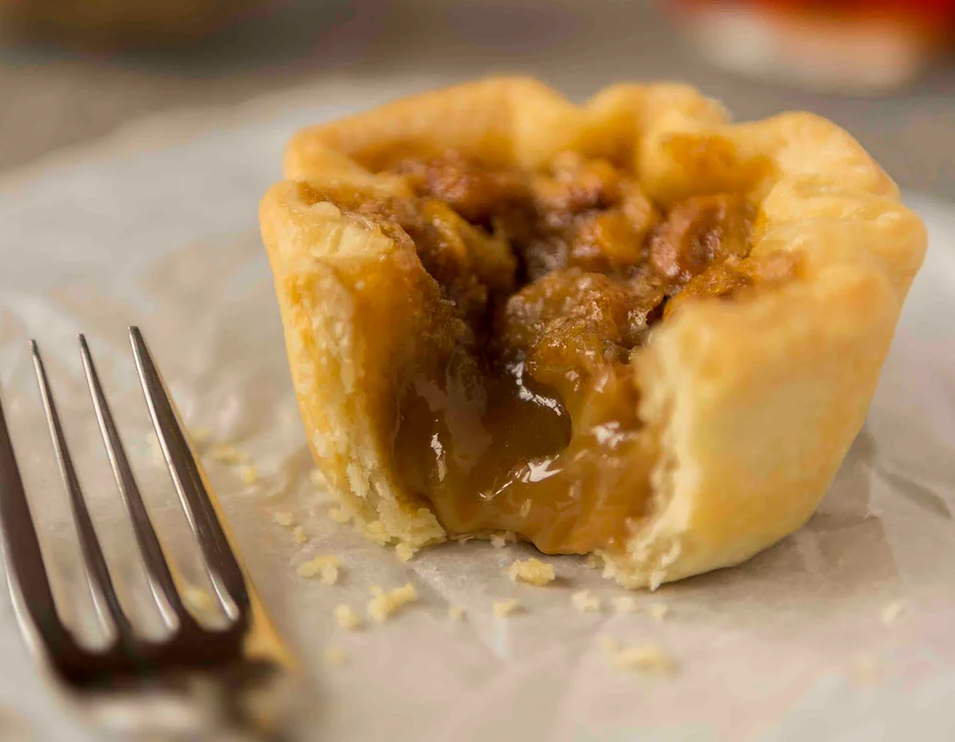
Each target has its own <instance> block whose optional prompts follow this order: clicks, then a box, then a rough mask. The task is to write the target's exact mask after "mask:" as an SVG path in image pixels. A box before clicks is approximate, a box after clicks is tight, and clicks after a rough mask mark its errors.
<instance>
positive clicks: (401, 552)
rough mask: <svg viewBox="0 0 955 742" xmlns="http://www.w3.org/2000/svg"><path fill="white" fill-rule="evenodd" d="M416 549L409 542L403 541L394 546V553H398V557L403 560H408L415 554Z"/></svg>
mask: <svg viewBox="0 0 955 742" xmlns="http://www.w3.org/2000/svg"><path fill="white" fill-rule="evenodd" d="M415 551H416V549H415V548H414V547H413V546H412V545H411V544H406V543H404V542H402V543H400V544H398V545H397V546H395V554H397V555H398V558H399V559H400V560H401V561H403V562H410V561H411V559H412V558H413V557H414V555H415Z"/></svg>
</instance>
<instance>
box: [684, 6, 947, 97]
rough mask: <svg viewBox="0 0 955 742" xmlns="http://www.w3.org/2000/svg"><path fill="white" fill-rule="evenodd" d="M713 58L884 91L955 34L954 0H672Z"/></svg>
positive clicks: (807, 82) (748, 69) (758, 70)
mask: <svg viewBox="0 0 955 742" xmlns="http://www.w3.org/2000/svg"><path fill="white" fill-rule="evenodd" d="M669 6H670V7H671V8H672V9H673V10H674V11H675V13H676V15H677V17H678V18H679V20H680V21H681V23H682V25H683V26H684V27H685V28H686V29H687V30H688V31H689V33H690V34H691V36H692V37H693V38H694V40H695V41H696V42H697V44H698V46H699V47H700V49H701V50H702V51H703V52H704V53H705V54H706V55H707V56H709V57H710V58H711V59H712V60H713V61H714V62H716V63H718V64H720V65H722V66H724V67H728V68H732V69H735V70H738V71H740V72H745V73H748V74H755V75H758V76H762V77H773V78H785V79H788V80H790V81H793V82H797V83H800V84H802V85H804V86H806V87H811V88H816V89H832V90H848V91H855V92H879V91H881V90H887V89H891V88H895V87H898V86H900V85H903V84H905V83H907V82H910V81H911V80H913V79H914V78H915V77H917V75H918V73H919V72H920V70H921V69H922V68H923V67H924V65H925V64H926V63H927V62H928V61H929V60H930V59H931V58H932V57H933V56H934V55H935V54H937V53H938V52H939V51H940V50H942V49H945V48H947V47H949V46H950V45H951V43H952V40H953V38H955V0H672V1H671V2H670V3H669Z"/></svg>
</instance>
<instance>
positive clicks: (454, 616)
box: [448, 605, 464, 623]
mask: <svg viewBox="0 0 955 742" xmlns="http://www.w3.org/2000/svg"><path fill="white" fill-rule="evenodd" d="M448 619H449V620H450V621H451V623H461V622H462V621H463V620H464V609H463V608H462V607H461V606H459V605H453V606H451V607H450V608H448Z"/></svg>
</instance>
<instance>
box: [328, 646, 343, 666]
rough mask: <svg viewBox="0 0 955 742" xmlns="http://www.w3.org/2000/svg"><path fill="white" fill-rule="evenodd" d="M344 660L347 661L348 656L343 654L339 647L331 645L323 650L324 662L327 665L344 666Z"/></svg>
mask: <svg viewBox="0 0 955 742" xmlns="http://www.w3.org/2000/svg"><path fill="white" fill-rule="evenodd" d="M346 659H348V655H346V654H345V650H344V649H342V648H341V647H339V646H337V645H335V644H333V645H331V646H330V647H326V648H325V662H327V663H328V664H329V665H341V664H344V662H345V660H346Z"/></svg>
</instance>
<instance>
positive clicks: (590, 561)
mask: <svg viewBox="0 0 955 742" xmlns="http://www.w3.org/2000/svg"><path fill="white" fill-rule="evenodd" d="M584 564H585V565H586V566H587V569H600V557H598V556H597V555H596V554H588V555H587V559H586V561H585V562H584Z"/></svg>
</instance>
